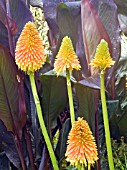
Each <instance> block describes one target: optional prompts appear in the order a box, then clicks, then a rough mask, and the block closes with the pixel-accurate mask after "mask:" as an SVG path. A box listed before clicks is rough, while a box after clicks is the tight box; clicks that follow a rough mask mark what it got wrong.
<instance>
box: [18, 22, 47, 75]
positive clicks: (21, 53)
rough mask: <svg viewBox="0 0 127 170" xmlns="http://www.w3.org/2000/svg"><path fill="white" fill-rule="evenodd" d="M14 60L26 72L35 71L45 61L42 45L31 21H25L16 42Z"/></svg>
mask: <svg viewBox="0 0 127 170" xmlns="http://www.w3.org/2000/svg"><path fill="white" fill-rule="evenodd" d="M15 61H16V64H17V65H18V67H19V68H20V69H21V70H22V71H24V72H27V73H30V72H35V71H37V70H38V69H40V68H41V67H42V65H43V64H44V63H45V61H46V57H45V56H44V47H43V44H42V41H41V38H40V37H39V33H38V31H37V29H36V26H35V24H34V23H33V22H28V23H26V25H25V27H24V29H23V31H22V32H21V35H20V37H19V39H18V41H17V44H16V50H15Z"/></svg>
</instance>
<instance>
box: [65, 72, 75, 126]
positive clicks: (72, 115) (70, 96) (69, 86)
mask: <svg viewBox="0 0 127 170" xmlns="http://www.w3.org/2000/svg"><path fill="white" fill-rule="evenodd" d="M66 80H67V91H68V98H69V106H70V116H71V124H73V122H74V121H75V113H74V104H73V96H72V88H71V80H70V72H69V70H66Z"/></svg>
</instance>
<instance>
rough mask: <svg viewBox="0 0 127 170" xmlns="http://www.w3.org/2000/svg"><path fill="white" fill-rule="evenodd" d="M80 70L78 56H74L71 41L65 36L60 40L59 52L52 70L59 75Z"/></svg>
mask: <svg viewBox="0 0 127 170" xmlns="http://www.w3.org/2000/svg"><path fill="white" fill-rule="evenodd" d="M80 68H81V66H80V64H79V60H78V56H77V55H76V54H75V51H74V49H73V45H72V42H71V39H70V38H69V37H68V36H66V37H64V38H63V40H62V44H61V47H60V50H59V52H58V54H57V56H56V59H55V63H54V70H55V72H56V73H57V75H59V74H60V73H63V72H64V71H66V69H68V70H69V71H72V70H73V69H75V70H79V69H80Z"/></svg>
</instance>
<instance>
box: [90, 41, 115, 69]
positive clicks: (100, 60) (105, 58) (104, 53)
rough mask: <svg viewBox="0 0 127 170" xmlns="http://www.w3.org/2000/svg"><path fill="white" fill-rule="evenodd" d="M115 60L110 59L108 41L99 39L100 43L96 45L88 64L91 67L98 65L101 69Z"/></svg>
mask: <svg viewBox="0 0 127 170" xmlns="http://www.w3.org/2000/svg"><path fill="white" fill-rule="evenodd" d="M114 63H115V61H113V60H112V58H111V56H110V52H109V48H108V43H107V42H106V41H105V40H103V39H102V40H101V42H100V44H99V45H98V46H97V49H96V53H95V57H94V59H93V60H92V61H91V63H90V65H91V66H93V67H99V68H100V69H101V70H105V69H106V68H110V67H111V66H112V65H114Z"/></svg>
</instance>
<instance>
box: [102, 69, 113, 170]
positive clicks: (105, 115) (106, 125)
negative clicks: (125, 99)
mask: <svg viewBox="0 0 127 170" xmlns="http://www.w3.org/2000/svg"><path fill="white" fill-rule="evenodd" d="M104 75H105V73H104V70H102V71H101V75H100V79H101V85H100V86H101V102H102V112H103V120H104V129H105V138H106V146H107V153H108V162H109V168H110V170H114V162H113V156H112V146H111V137H110V129H109V121H108V111H107V106H106V96H105V85H104Z"/></svg>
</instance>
